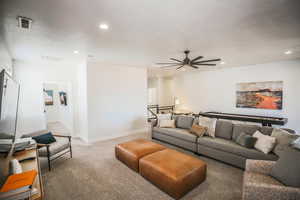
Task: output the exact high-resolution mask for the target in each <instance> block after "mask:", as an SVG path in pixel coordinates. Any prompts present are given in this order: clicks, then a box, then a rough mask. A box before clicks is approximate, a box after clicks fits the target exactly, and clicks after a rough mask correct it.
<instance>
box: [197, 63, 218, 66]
mask: <svg viewBox="0 0 300 200" xmlns="http://www.w3.org/2000/svg"><path fill="white" fill-rule="evenodd" d="M193 65H206V66H216V65H217V64H208V63H207V64H205V63H199V64H197V63H194V64H193Z"/></svg>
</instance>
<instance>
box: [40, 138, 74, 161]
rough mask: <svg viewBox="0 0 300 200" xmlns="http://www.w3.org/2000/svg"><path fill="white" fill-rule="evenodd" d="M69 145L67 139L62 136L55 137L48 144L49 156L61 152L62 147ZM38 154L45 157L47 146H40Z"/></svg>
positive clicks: (65, 147)
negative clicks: (54, 139) (54, 140)
mask: <svg viewBox="0 0 300 200" xmlns="http://www.w3.org/2000/svg"><path fill="white" fill-rule="evenodd" d="M69 147H70V143H69V139H68V138H64V137H56V142H54V143H52V144H50V145H49V150H50V156H53V155H55V154H57V153H58V152H61V151H62V150H64V149H67V148H69ZM39 156H43V157H46V156H47V148H46V147H42V148H40V149H39Z"/></svg>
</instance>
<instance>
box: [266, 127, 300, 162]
mask: <svg viewBox="0 0 300 200" xmlns="http://www.w3.org/2000/svg"><path fill="white" fill-rule="evenodd" d="M271 136H272V137H275V138H276V141H277V144H276V146H275V148H274V149H273V152H274V153H275V154H276V155H278V156H279V155H280V154H281V153H282V152H283V151H284V150H286V149H288V148H290V144H291V143H292V142H293V141H294V140H296V139H297V138H298V137H299V136H297V135H295V134H290V133H289V132H287V131H285V130H282V129H279V128H274V129H273V131H272V134H271Z"/></svg>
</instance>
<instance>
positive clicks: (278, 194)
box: [243, 183, 300, 200]
mask: <svg viewBox="0 0 300 200" xmlns="http://www.w3.org/2000/svg"><path fill="white" fill-rule="evenodd" d="M244 184H245V185H244V188H243V200H253V199H265V200H284V199H286V200H288V199H289V200H296V199H299V198H300V188H293V187H287V186H281V185H271V184H266V183H255V184H254V183H248V184H247V183H244Z"/></svg>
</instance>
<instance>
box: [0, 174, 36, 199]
mask: <svg viewBox="0 0 300 200" xmlns="http://www.w3.org/2000/svg"><path fill="white" fill-rule="evenodd" d="M36 175H37V171H36V170H31V171H27V172H23V173H20V174H14V175H11V176H9V177H8V178H7V180H6V182H5V183H4V185H3V186H2V188H1V189H0V200H23V199H26V198H30V197H31V196H32V195H34V193H37V190H36V189H34V188H33V187H32V185H33V183H34V180H35V177H36Z"/></svg>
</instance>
